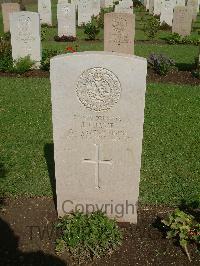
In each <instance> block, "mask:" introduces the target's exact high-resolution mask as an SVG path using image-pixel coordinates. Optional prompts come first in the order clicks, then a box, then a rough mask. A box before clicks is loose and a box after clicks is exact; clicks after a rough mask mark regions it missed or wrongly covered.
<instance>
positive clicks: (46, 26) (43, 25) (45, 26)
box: [41, 23, 53, 28]
mask: <svg viewBox="0 0 200 266" xmlns="http://www.w3.org/2000/svg"><path fill="white" fill-rule="evenodd" d="M41 28H53V25H49V24H47V23H42V24H41Z"/></svg>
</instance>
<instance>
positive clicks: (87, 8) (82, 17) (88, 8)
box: [78, 0, 93, 26]
mask: <svg viewBox="0 0 200 266" xmlns="http://www.w3.org/2000/svg"><path fill="white" fill-rule="evenodd" d="M92 1H93V0H79V2H78V25H79V26H81V25H83V24H87V23H88V22H90V21H91V18H92V16H93V12H92V5H93V3H92Z"/></svg>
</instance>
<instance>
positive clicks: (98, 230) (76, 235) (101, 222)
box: [56, 212, 122, 261]
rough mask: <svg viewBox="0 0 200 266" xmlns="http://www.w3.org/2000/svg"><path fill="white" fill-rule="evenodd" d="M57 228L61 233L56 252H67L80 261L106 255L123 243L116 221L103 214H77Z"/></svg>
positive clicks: (61, 221)
mask: <svg viewBox="0 0 200 266" xmlns="http://www.w3.org/2000/svg"><path fill="white" fill-rule="evenodd" d="M56 227H57V228H58V229H59V230H60V232H61V236H60V238H59V239H57V241H56V252H57V253H58V254H61V253H63V252H64V251H65V250H67V251H69V252H70V253H71V254H72V255H73V256H74V258H75V259H77V258H78V259H79V261H80V260H84V259H86V258H87V259H92V258H93V257H100V256H102V255H105V254H106V253H107V252H111V251H113V250H115V249H116V248H117V247H118V246H119V245H120V244H121V242H122V233H121V231H120V229H119V228H118V226H117V223H116V221H115V220H111V219H109V218H108V217H107V216H106V215H105V214H103V213H102V212H94V213H91V214H83V213H79V212H76V213H74V214H70V215H67V216H65V217H63V218H62V219H60V222H59V223H58V224H57V225H56Z"/></svg>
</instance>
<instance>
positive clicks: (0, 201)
mask: <svg viewBox="0 0 200 266" xmlns="http://www.w3.org/2000/svg"><path fill="white" fill-rule="evenodd" d="M6 174H7V170H6V168H5V166H4V164H3V163H2V162H0V180H1V179H3V178H5V177H6ZM4 202H5V198H4V192H3V191H1V190H0V209H1V207H2V206H3V205H4Z"/></svg>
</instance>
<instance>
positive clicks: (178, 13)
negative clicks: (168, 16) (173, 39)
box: [172, 6, 192, 36]
mask: <svg viewBox="0 0 200 266" xmlns="http://www.w3.org/2000/svg"><path fill="white" fill-rule="evenodd" d="M191 30H192V13H191V10H190V8H189V7H184V6H176V7H175V8H174V16H173V25H172V32H173V33H178V34H179V35H182V36H187V35H190V33H191Z"/></svg>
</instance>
